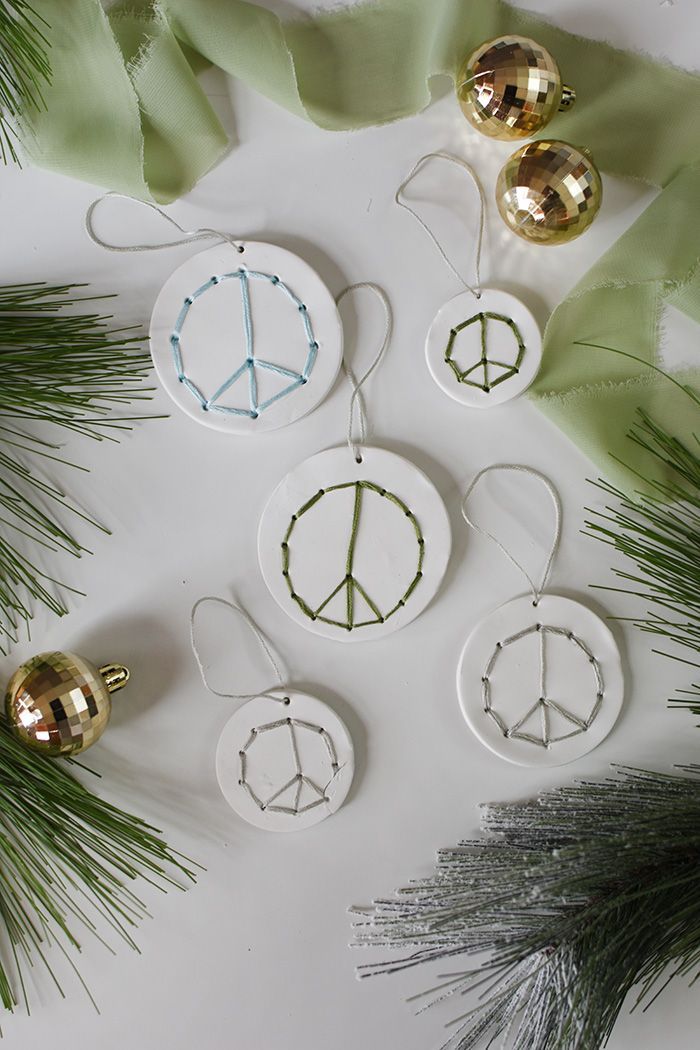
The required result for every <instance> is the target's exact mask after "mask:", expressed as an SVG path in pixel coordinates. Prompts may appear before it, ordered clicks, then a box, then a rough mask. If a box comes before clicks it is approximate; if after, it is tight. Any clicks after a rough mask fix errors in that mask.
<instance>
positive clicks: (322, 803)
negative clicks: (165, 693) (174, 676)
mask: <svg viewBox="0 0 700 1050" xmlns="http://www.w3.org/2000/svg"><path fill="white" fill-rule="evenodd" d="M273 696H279V698H280V699H279V700H273V699H272V697H273ZM353 771H354V759H353V747H352V740H351V739H350V734H349V733H348V731H347V729H346V727H345V725H344V724H343V722H342V721H341V719H340V718H339V717H338V715H336V714H335V712H334V711H332V710H331V709H330V707H328V705H327V704H324V703H322V702H321V701H320V700H317V699H316V697H313V696H308V695H307V694H306V693H300V692H298V691H297V690H295V689H288V690H274V692H271V694H270V695H269V696H256V697H255V698H254V699H253V700H249V701H248V702H247V703H245V704H244V705H243V707H241V708H239V709H238V711H236V713H235V714H234V715H233V716H232V717H231V718H230V719H229V721H228V722H227V723H226V725H225V726H224V729H223V732H222V734H221V736H220V737H219V744H218V747H217V749H216V776H217V778H218V781H219V786H220V788H221V791H222V792H223V795H224V798H225V799H226V801H227V802H228V804H229V806H231V808H232V809H234V810H235V811H236V813H238V815H239V816H240V817H242V818H243V819H244V820H247V821H248V823H249V824H254V825H255V826H256V827H258V828H263V829H265V830H266V831H302V830H303V829H304V828H310V827H313V825H314V824H320V823H321V821H322V820H325V819H326V817H330V816H331V814H333V813H335V811H336V810H337V809H339V808H340V806H342V804H343V802H344V800H345V797H346V795H347V793H348V791H349V790H350V785H351V784H352V777H353ZM241 780H243V783H241ZM246 785H247V787H246ZM290 810H291V811H292V812H290Z"/></svg>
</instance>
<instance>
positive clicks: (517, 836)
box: [353, 766, 700, 1050]
mask: <svg viewBox="0 0 700 1050" xmlns="http://www.w3.org/2000/svg"><path fill="white" fill-rule="evenodd" d="M683 772H684V773H685V774H686V775H685V776H680V775H678V776H672V775H665V774H662V773H650V772H645V771H642V770H632V769H623V770H620V771H619V775H618V776H617V777H616V778H613V779H608V780H604V781H602V782H598V783H580V784H576V785H573V786H570V787H565V788H561V789H559V790H555V791H549V792H545V793H543V794H541V795H540V796H539V798H538V799H537V800H535V801H532V802H528V803H525V804H505V805H491V806H488V807H486V809H485V815H484V818H483V821H482V826H483V829H484V831H486V832H490V833H492V835H493V836H494V837H486V838H482V839H479V840H476V841H466V842H462V843H460V844H459V846H457V847H455V848H453V849H445V850H441V851H440V853H439V854H438V859H437V867H436V870H435V872H434V874H433V875H432V876H430V877H429V878H427V879H424V880H420V881H418V882H415V883H412V884H411V885H409V886H408V887H407V888H406V889H403V890H400V891H399V892H398V893H397V894H396V896H395V897H393V898H390V899H388V900H378V901H375V902H374V904H373V905H372V907H371V908H369V909H358V908H356V909H353V911H354V912H355V913H356V914H359V915H363V916H364V918H363V919H362V920H361V921H358V922H357V923H356V925H355V930H356V933H355V943H356V944H357V945H361V946H365V947H370V948H383V949H384V950H385V951H388V952H390V953H391V954H392V956H395V957H394V958H392V959H390V960H389V961H385V962H378V963H370V964H368V965H365V966H361V967H360V968H359V970H360V975H361V976H370V975H374V974H382V973H394V972H396V971H398V970H402V969H406V968H408V967H414V966H419V965H423V964H424V963H431V962H435V961H440V962H445V963H449V964H450V968H451V970H452V972H451V973H447V974H445V975H444V976H443V978H442V979H441V980H442V983H441V985H440V986H439V989H438V990H435V989H434V990H433V992H431V993H429V995H430V996H431V998H432V1002H435V1001H440V1000H441V999H444V998H446V997H449V996H460V997H461V996H462V995H463V994H473V993H476V992H479V993H480V994H479V995H478V997H477V996H476V995H475V994H474V995H473V998H472V999H471V1002H470V1007H471V1008H470V1009H469V1011H468V1012H466V1013H462V1014H461V1016H460V1017H458V1018H457V1019H456V1021H454V1022H453V1024H454V1025H455V1026H456V1030H455V1031H454V1033H453V1034H452V1035H451V1037H450V1038H449V1039H448V1041H447V1043H446V1044H445V1048H449V1050H476V1047H477V1046H478V1045H482V1043H481V1040H483V1039H487V1040H493V1041H494V1043H495V1041H496V1040H498V1039H500V1040H502V1042H501V1043H500V1044H499V1045H504V1044H505V1042H506V1041H507V1040H510V1042H509V1043H508V1045H509V1046H511V1047H512V1048H513V1050H600V1048H601V1047H603V1046H604V1044H605V1042H606V1040H607V1039H608V1037H609V1035H610V1033H611V1031H612V1029H613V1026H614V1024H615V1022H616V1020H617V1018H618V1015H619V1013H620V1010H621V1008H622V1006H623V1003H624V1001H625V999H626V997H627V995H628V993H629V992H631V991H632V990H633V989H634V990H635V991H636V997H635V1005H637V1004H640V1003H645V1004H646V1005H650V1003H651V1002H652V1001H653V999H654V998H655V996H656V995H658V994H659V993H660V991H662V990H663V988H664V987H665V985H666V983H668V981H669V980H671V978H672V977H674V976H682V977H684V978H685V979H686V980H687V981H688V982H689V983H692V982H693V981H694V980H695V979H697V977H698V976H699V975H700V777H699V776H698V775H699V774H700V766H688V767H685V768H684V769H683ZM496 836H498V837H496ZM484 951H486V952H488V953H489V955H488V959H487V961H485V962H481V963H475V964H474V965H473V966H472V967H469V968H468V967H466V966H463V967H462V968H459V967H458V965H457V966H456V965H455V964H454V963H452V962H451V960H452V959H453V958H454V957H456V956H464V955H467V956H469V955H473V954H476V953H480V952H484ZM396 953H398V954H396ZM455 970H458V972H454V971H455ZM436 991H437V992H438V994H437V995H436ZM429 1005H430V1004H429ZM488 1045H489V1046H490V1045H491V1042H490V1041H489V1042H488Z"/></svg>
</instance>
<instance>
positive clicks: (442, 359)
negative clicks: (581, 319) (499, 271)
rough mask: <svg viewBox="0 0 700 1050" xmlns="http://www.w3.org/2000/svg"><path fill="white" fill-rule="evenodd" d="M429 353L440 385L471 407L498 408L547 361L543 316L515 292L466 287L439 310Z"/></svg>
mask: <svg viewBox="0 0 700 1050" xmlns="http://www.w3.org/2000/svg"><path fill="white" fill-rule="evenodd" d="M425 356H426V360H427V362H428V368H429V369H430V373H431V375H432V377H433V379H434V380H435V382H436V383H437V384H438V386H439V387H440V388H441V389H442V390H444V391H445V393H446V394H449V395H450V397H451V398H453V399H454V400H455V401H459V402H460V404H462V405H468V406H469V407H470V408H493V407H494V406H496V405H502V404H503V403H504V402H506V401H510V400H512V399H513V398H514V397H518V395H519V394H522V393H523V391H525V390H527V388H528V387H529V386H530V384H531V383H532V381H533V380H534V378H535V376H536V375H537V372H538V370H539V367H540V362H541V360H542V335H541V332H540V329H539V326H538V324H537V321H536V320H535V318H534V317H533V316H532V314H531V313H530V311H529V310H528V309H527V307H526V306H525V305H524V304H523V303H522V302H521V301H520V300H519V299H516V297H515V296H514V295H510V294H509V293H508V292H501V291H498V290H496V289H494V288H484V289H482V290H481V292H480V294H479V295H478V297H477V295H475V294H474V293H473V292H471V291H467V292H462V293H461V294H460V295H457V296H455V298H454V299H450V300H449V302H447V303H445V305H444V306H443V307H441V309H440V310H439V311H438V313H437V315H436V316H435V319H434V321H433V323H432V324H431V326H430V330H429V331H428V336H427V339H426V342H425Z"/></svg>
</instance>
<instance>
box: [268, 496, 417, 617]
mask: <svg viewBox="0 0 700 1050" xmlns="http://www.w3.org/2000/svg"><path fill="white" fill-rule="evenodd" d="M344 489H354V490H355V498H354V502H353V512H352V525H351V528H350V539H349V542H348V549H347V556H346V559H345V575H344V576H343V578H342V580H341V581H340V583H339V584H338V585H337V587H334V589H333V590H332V591H331V593H330V594H329V595H328V597H327V598H324V599H323V601H322V602H321V603H320V605H318V606H317V607H316V608H315V609H314V608H312V606H311V605H309V603H308V602H307V601H306V600H305V599H304V598H303V596H302V595H300V594H299V593H298V592H297V591H296V589H295V587H294V582H293V580H292V570H291V568H290V564H291V561H292V557H291V549H290V539H291V536H292V533H293V532H294V528H295V526H296V523H297V522H298V521H299V519H300V518H301V517H302V516H303V515H304V514H306V513H307V511H309V510H311V508H312V507H314V506H315V505H316V504H317V503H318V502H319V500H321V499H323V497H324V496H327V495H328V494H329V493H331V492H340V491H341V490H344ZM368 492H372V493H376V495H377V496H380V497H381V498H382V499H386V500H388V501H389V502H390V503H392V504H393V505H394V506H395V507H396V508H397V509H398V510H400V511H401V513H402V514H403V515H404V516H405V517H407V518H408V519H409V521H410V522H411V524H412V525H413V528H414V531H415V534H416V546H417V564H416V572H415V575H414V577H413V579H412V580H411V582H410V584H409V585H408V587H407V589H406V590H405V591H404V593H403V594H402V595H401V597H400V598H399V600H398V601H397V602H396V604H395V605H394V606H393V608H391V609H389V611H388V612H386V613H382V611H381V609H380V608H379V605H378V604H377V602H375V601H374V600H373V599H372V598H371V597H370V595H369V594H368V593H367V590H366V589H365V587H363V586H362V584H361V583H360V581H359V580H358V579H357V578H356V577H355V575H354V571H353V570H354V560H355V546H356V544H357V534H358V530H359V527H360V517H361V514H362V500H363V497H364V495H365V494H366V493H368ZM424 556H425V539H424V538H423V533H422V532H421V527H420V525H419V524H418V521H417V519H416V516H415V515H414V514H413V512H412V511H411V510H409V508H408V507H407V506H406V504H405V503H404V502H403V500H402V499H399V497H398V496H396V495H394V493H393V492H388V491H387V490H386V489H385V488H382V487H381V485H375V484H374V482H372V481H346V482H343V483H342V484H340V485H331V486H329V487H328V488H327V489H319V490H318V492H317V493H316V494H315V495H314V496H312V497H311V499H309V500H307V502H306V503H305V504H304V505H303V506H302V507H300V508H299V510H298V511H297V512H296V514H292V519H291V521H290V523H289V528H288V529H287V531H286V533H285V536H284V539H283V540H282V575H283V576H284V578H285V580H286V581H287V586H288V587H289V593H290V596H291V598H292V600H293V601H295V602H296V603H297V605H298V606H299V608H300V609H301V611H302V612H303V613H304V615H305V616H308V618H309V619H310V620H320V621H321V622H322V623H327V624H331V625H332V626H333V627H341V628H343V629H344V630H346V631H352V630H354V629H356V628H358V627H369V626H371V625H372V624H378V623H385V622H386V621H387V620H388V619H389V618H390V617H391V616H393V615H394V613H395V612H398V611H399V609H401V608H403V606H404V605H405V604H406V602H407V601H408V599H409V598H410V597H411V595H412V594H413V592H414V590H415V589H416V587H417V586H418V584H419V582H420V580H421V578H422V576H423V559H424ZM343 590H344V591H345V612H346V618H345V620H336V619H333V618H332V617H330V616H324V615H323V611H324V609H327V607H328V605H329V604H330V603H331V602H332V601H333V599H334V598H335V597H336V595H337V594H340V593H341V591H343ZM356 593H357V594H358V595H359V596H360V597H361V598H362V599H363V600H364V601H365V602H366V604H367V606H368V607H369V609H371V611H372V613H373V614H374V615H373V618H372V619H369V620H360V621H356V620H355V613H356V605H355V594H356Z"/></svg>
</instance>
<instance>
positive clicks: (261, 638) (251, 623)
mask: <svg viewBox="0 0 700 1050" xmlns="http://www.w3.org/2000/svg"><path fill="white" fill-rule="evenodd" d="M205 602H214V603H216V604H217V605H223V606H225V607H226V608H227V609H233V611H234V612H237V613H239V615H240V617H241V619H242V620H243V622H244V623H245V624H247V626H248V627H249V628H250V629H251V631H252V632H253V634H254V635H255V637H256V639H257V640H258V642H259V643H260V648H261V649H262V651H263V652H264V653H265V656H266V657H267V659H268V660H269V662H270V665H271V666H272V670H273V671H274V672H275V677H276V678H277V682H278V685H280V686H284V677H283V675H282V671H281V670H280V666H279V664H278V662H277V660H276V659H275V657H274V655H273V652H272V646H271V645H270V643H269V642H268V640H267V638H266V637H265V635H264V634H263V632H262V631H261V630H260V628H259V627H258V625H257V624H256V622H255V620H254V619H253V618H252V616H251V615H250V614H249V613H248V612H246V610H245V609H244V608H243V607H242V606H240V605H237V604H236V603H235V602H229V601H227V600H226V598H218V597H217V596H216V595H211V594H205V595H204V596H203V597H201V598H198V599H197V601H196V602H195V603H194V605H193V606H192V611H191V612H190V644H191V646H192V652H193V654H194V658H195V661H196V663H197V667H198V669H199V673H200V676H201V678H202V682H203V683H204V686H205V688H206V689H208V690H209V692H210V693H213V694H214V696H220V697H221V698H222V699H224V700H253V699H254V698H255V697H257V696H264V697H268V698H269V699H270V700H278V701H281V702H283V701H282V698H281V697H279V696H274V695H273V694H271V693H269V692H266V693H220V692H219V691H218V690H217V689H212V687H211V686H210V685H209V682H208V680H207V675H206V671H205V670H204V662H203V661H202V658H201V656H200V654H199V648H198V646H197V640H196V632H195V620H196V616H197V610H198V609H199V607H200V606H201V605H203V604H204V603H205Z"/></svg>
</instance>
